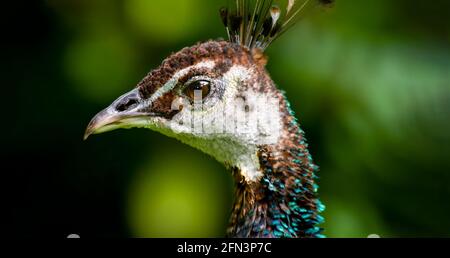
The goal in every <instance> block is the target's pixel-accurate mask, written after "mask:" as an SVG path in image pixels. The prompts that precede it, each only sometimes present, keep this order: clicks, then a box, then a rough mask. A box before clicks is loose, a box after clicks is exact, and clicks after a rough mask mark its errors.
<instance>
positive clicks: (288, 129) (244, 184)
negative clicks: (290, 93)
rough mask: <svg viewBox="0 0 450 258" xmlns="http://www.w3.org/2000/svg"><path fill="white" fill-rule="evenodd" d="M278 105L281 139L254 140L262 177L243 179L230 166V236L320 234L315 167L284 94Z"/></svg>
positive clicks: (320, 204)
mask: <svg viewBox="0 0 450 258" xmlns="http://www.w3.org/2000/svg"><path fill="white" fill-rule="evenodd" d="M280 95H282V94H281V93H280ZM282 108H283V109H284V118H283V124H284V132H283V137H282V139H280V141H279V143H278V144H277V145H270V146H269V145H265V146H259V151H258V154H257V155H258V157H259V162H260V166H261V169H262V172H263V176H262V177H261V179H260V180H259V181H257V182H248V181H246V180H243V178H242V175H241V173H240V171H239V169H237V168H235V169H234V171H233V175H234V176H235V179H236V200H235V205H234V207H233V211H232V216H231V220H230V226H229V228H228V231H227V233H228V236H230V237H323V235H322V234H321V232H322V229H321V228H320V227H319V224H321V223H322V222H323V217H322V216H321V215H319V213H320V212H322V211H323V210H324V209H325V206H324V205H323V204H322V203H321V202H320V200H319V199H318V198H317V189H318V186H317V184H316V183H315V180H316V179H317V177H316V175H315V173H316V172H317V170H318V167H317V166H316V165H314V164H313V161H312V158H311V155H310V153H309V152H308V150H307V147H308V145H307V143H306V141H305V138H304V135H303V131H302V130H301V129H300V127H299V125H298V123H297V120H296V119H295V117H294V114H293V112H292V110H291V108H290V106H289V103H288V102H287V101H286V100H285V98H284V96H282Z"/></svg>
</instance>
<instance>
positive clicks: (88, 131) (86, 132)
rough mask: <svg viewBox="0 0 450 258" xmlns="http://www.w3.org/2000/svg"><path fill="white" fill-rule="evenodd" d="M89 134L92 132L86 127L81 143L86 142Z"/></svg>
mask: <svg viewBox="0 0 450 258" xmlns="http://www.w3.org/2000/svg"><path fill="white" fill-rule="evenodd" d="M91 134H92V130H91V128H90V127H88V128H87V129H86V131H85V132H84V135H83V141H86V140H87V138H89V136H90V135H91Z"/></svg>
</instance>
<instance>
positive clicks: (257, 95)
mask: <svg viewBox="0 0 450 258" xmlns="http://www.w3.org/2000/svg"><path fill="white" fill-rule="evenodd" d="M250 74H252V70H251V68H247V67H243V66H238V65H235V66H233V67H231V68H230V70H229V71H228V72H227V73H226V74H224V75H223V77H222V79H221V82H222V83H223V84H224V92H223V95H222V97H221V100H220V101H217V102H215V103H214V105H212V106H209V105H207V104H205V105H204V106H203V107H200V108H194V109H183V110H182V111H181V112H179V113H178V114H177V115H175V116H174V117H173V118H172V120H171V121H170V122H169V124H168V126H170V128H171V130H172V131H173V132H174V133H175V137H176V138H178V139H180V140H181V141H183V142H185V143H187V144H189V145H191V146H193V147H196V148H198V149H200V150H202V151H204V152H206V153H208V154H210V155H212V156H214V157H215V158H216V159H217V160H219V161H220V162H222V163H227V164H231V165H233V166H237V167H239V169H240V171H241V173H242V175H243V176H244V178H245V179H246V180H247V181H256V180H258V179H259V178H260V177H261V176H262V172H261V170H260V166H259V159H258V157H257V150H258V146H259V145H270V144H276V143H277V142H278V140H279V138H280V136H281V130H282V115H281V112H280V103H279V99H276V98H273V97H272V96H269V95H268V94H265V93H262V92H257V91H255V90H253V88H259V87H258V85H253V87H248V89H247V90H243V85H242V82H243V81H246V80H248V79H250V77H249V76H250Z"/></svg>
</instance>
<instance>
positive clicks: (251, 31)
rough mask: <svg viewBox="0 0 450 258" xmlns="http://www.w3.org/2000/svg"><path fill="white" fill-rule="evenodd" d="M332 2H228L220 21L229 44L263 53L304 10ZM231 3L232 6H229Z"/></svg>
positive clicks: (238, 0)
mask: <svg viewBox="0 0 450 258" xmlns="http://www.w3.org/2000/svg"><path fill="white" fill-rule="evenodd" d="M333 2H334V0H229V1H228V3H229V4H228V7H223V8H221V9H220V17H221V19H222V22H223V24H224V25H225V28H226V30H227V34H228V38H229V40H230V41H231V42H233V43H237V44H240V45H243V46H246V47H248V48H250V49H253V48H259V49H261V50H265V49H266V48H267V47H268V46H269V45H270V44H271V43H272V42H273V41H274V40H275V39H277V38H278V37H280V36H281V35H282V34H283V33H284V32H285V31H286V30H288V29H289V28H290V27H291V26H292V25H293V24H295V23H296V22H297V21H298V20H299V19H300V18H301V17H303V14H304V13H305V12H306V10H307V9H309V8H311V7H314V6H317V5H320V6H327V5H330V4H332V3H333ZM230 3H232V4H231V5H230Z"/></svg>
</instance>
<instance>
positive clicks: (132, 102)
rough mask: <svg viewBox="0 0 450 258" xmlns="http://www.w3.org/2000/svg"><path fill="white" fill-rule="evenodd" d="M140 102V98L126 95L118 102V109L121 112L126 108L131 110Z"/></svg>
mask: <svg viewBox="0 0 450 258" xmlns="http://www.w3.org/2000/svg"><path fill="white" fill-rule="evenodd" d="M137 104H138V99H137V98H135V97H134V96H133V97H128V96H127V97H125V98H123V99H121V100H120V102H119V103H117V106H116V110H117V111H119V112H123V111H125V110H129V109H131V108H133V107H135V106H136V105H137Z"/></svg>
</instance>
